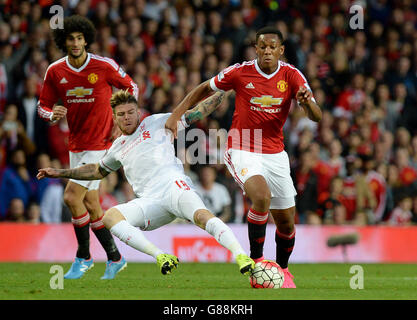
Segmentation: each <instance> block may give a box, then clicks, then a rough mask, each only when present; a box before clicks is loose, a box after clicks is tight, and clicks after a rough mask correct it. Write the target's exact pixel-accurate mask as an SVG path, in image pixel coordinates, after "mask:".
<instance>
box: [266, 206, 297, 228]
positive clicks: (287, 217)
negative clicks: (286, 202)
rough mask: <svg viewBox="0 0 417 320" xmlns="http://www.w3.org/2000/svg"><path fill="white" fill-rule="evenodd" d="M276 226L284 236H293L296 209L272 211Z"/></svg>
mask: <svg viewBox="0 0 417 320" xmlns="http://www.w3.org/2000/svg"><path fill="white" fill-rule="evenodd" d="M271 213H272V217H273V218H274V221H275V225H276V227H277V229H278V231H279V232H280V233H282V234H291V233H293V232H294V223H295V208H289V209H286V210H279V211H275V210H271Z"/></svg>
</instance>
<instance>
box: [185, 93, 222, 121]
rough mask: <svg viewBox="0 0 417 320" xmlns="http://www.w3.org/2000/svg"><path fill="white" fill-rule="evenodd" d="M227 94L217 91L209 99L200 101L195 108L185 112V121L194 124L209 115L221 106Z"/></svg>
mask: <svg viewBox="0 0 417 320" xmlns="http://www.w3.org/2000/svg"><path fill="white" fill-rule="evenodd" d="M225 96H226V93H225V92H222V91H219V92H216V93H215V94H213V95H211V96H210V97H208V98H207V99H205V100H203V101H201V102H200V103H198V104H197V105H196V106H195V107H194V108H193V109H191V110H189V111H187V112H186V113H185V121H186V122H187V124H188V125H190V124H193V123H195V122H197V121H199V120H201V119H203V118H205V117H207V116H208V115H209V114H210V113H212V112H213V111H214V110H216V109H217V108H218V107H219V106H220V104H221V103H222V102H223V100H224V97H225Z"/></svg>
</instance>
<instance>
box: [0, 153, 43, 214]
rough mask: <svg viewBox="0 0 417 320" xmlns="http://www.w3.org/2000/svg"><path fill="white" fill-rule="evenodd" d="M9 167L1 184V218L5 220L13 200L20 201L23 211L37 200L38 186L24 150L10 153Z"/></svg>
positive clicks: (3, 175)
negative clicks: (30, 171)
mask: <svg viewBox="0 0 417 320" xmlns="http://www.w3.org/2000/svg"><path fill="white" fill-rule="evenodd" d="M9 156H10V159H9V162H8V166H7V167H6V169H5V170H4V172H3V174H2V179H1V183H0V217H1V219H4V218H5V216H6V213H7V210H8V208H9V207H10V203H11V201H12V199H15V198H17V199H20V200H21V201H22V203H23V211H25V210H26V209H27V206H28V205H29V203H30V201H31V200H33V201H34V200H35V194H36V184H35V182H34V180H33V177H32V176H31V175H30V173H29V170H28V169H27V167H26V166H27V164H26V155H25V153H24V151H23V150H22V149H14V150H13V151H11V152H10V153H9Z"/></svg>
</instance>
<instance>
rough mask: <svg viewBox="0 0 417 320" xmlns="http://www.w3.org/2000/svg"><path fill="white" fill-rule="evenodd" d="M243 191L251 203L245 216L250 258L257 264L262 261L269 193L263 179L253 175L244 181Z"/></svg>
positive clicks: (269, 199)
mask: <svg viewBox="0 0 417 320" xmlns="http://www.w3.org/2000/svg"><path fill="white" fill-rule="evenodd" d="M244 189H245V193H246V195H247V196H248V197H249V199H250V200H251V202H252V206H251V208H250V209H249V212H248V215H247V222H248V235H249V244H250V252H251V254H250V256H251V258H252V259H254V260H255V262H258V261H262V260H263V259H264V256H263V248H264V242H265V233H266V226H267V221H268V212H269V206H270V201H271V192H270V190H269V187H268V184H267V182H266V180H265V178H264V177H263V176H261V175H255V176H252V177H250V178H249V179H248V180H246V182H245V184H244Z"/></svg>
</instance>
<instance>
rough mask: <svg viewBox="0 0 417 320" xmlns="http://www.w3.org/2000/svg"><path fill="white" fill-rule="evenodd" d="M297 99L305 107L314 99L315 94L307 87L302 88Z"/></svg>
mask: <svg viewBox="0 0 417 320" xmlns="http://www.w3.org/2000/svg"><path fill="white" fill-rule="evenodd" d="M295 97H296V99H297V101H298V103H299V104H301V105H305V104H308V103H309V102H310V100H311V98H313V93H312V92H311V91H310V90H308V89H307V88H306V87H303V86H300V88H299V89H298V92H297V94H296V95H295Z"/></svg>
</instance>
